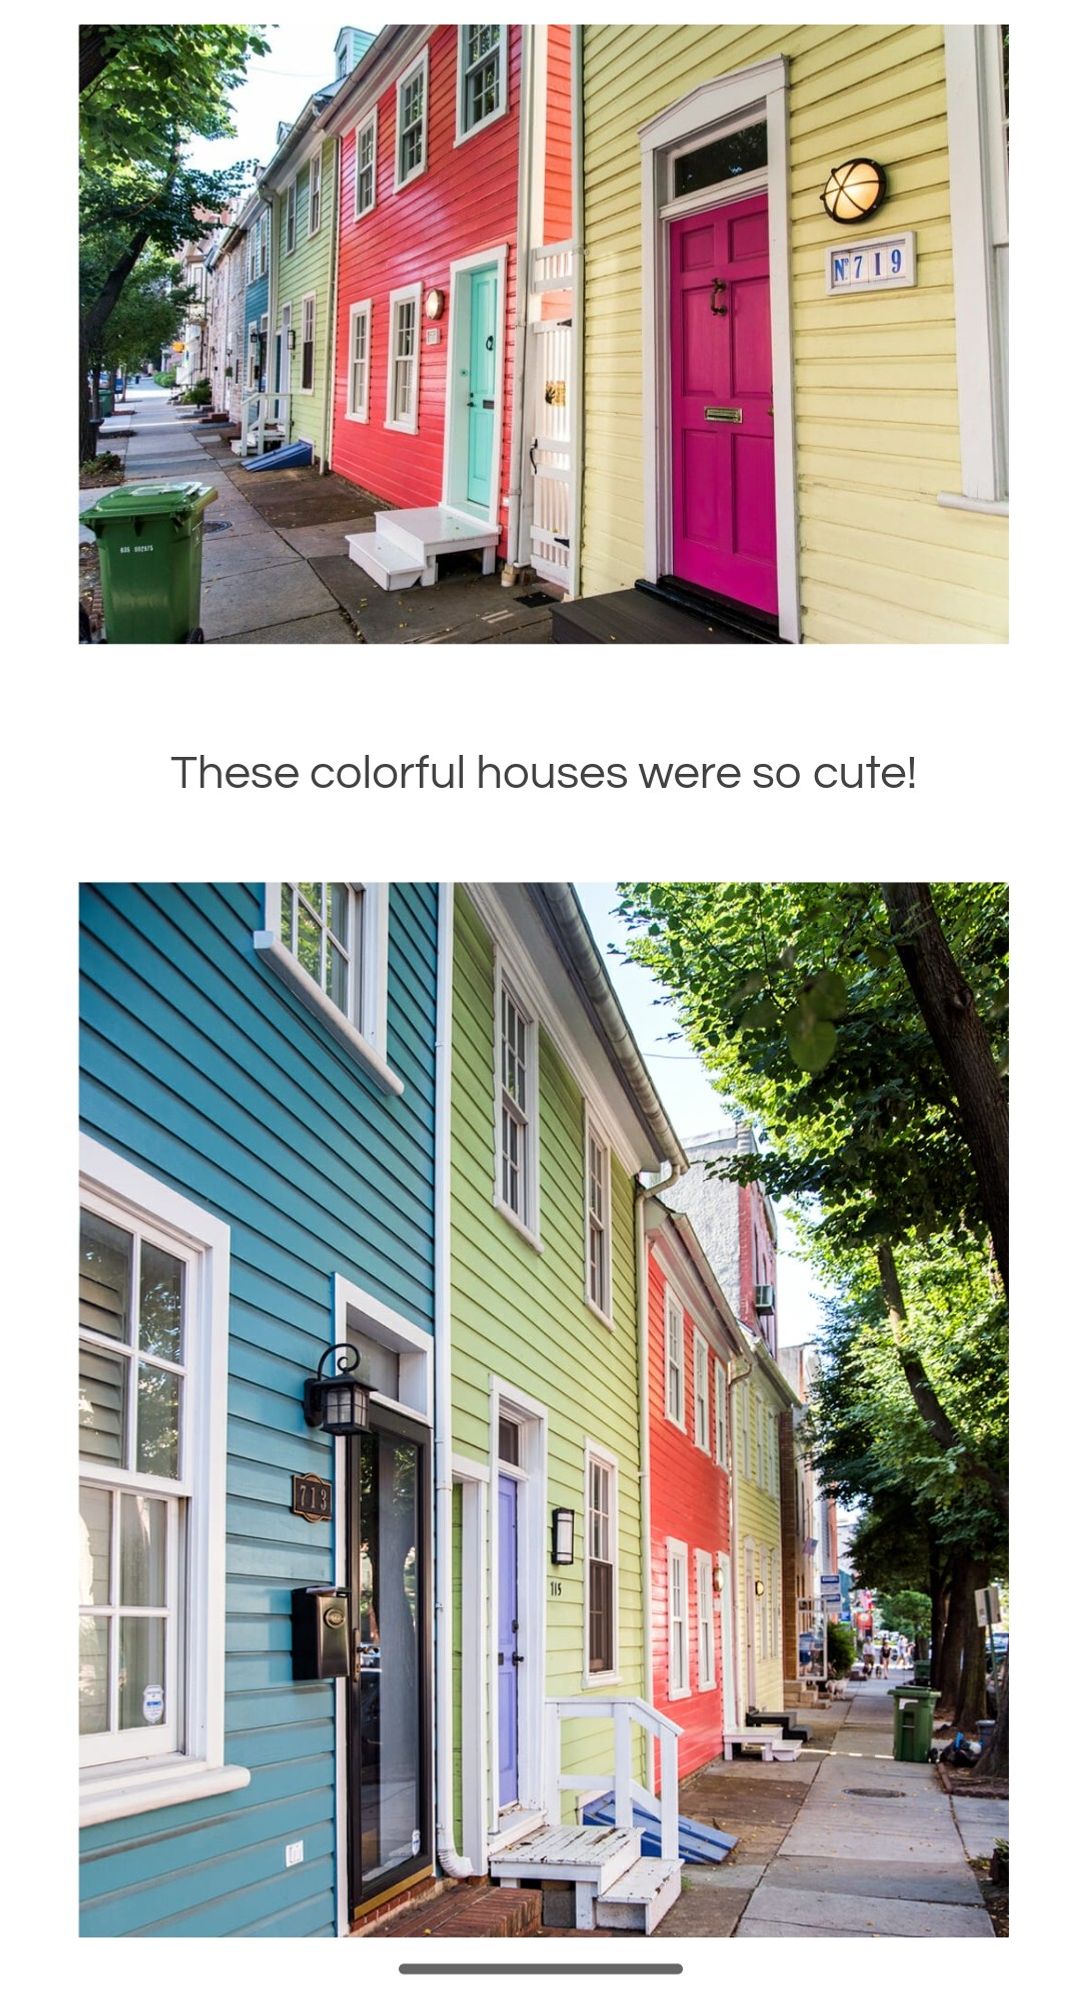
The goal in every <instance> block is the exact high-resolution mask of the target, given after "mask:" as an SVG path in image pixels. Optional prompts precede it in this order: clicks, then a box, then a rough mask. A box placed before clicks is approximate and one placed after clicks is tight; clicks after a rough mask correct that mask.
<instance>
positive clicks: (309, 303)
mask: <svg viewBox="0 0 1081 2000" xmlns="http://www.w3.org/2000/svg"><path fill="white" fill-rule="evenodd" d="M315 298H316V295H315V293H314V292H305V293H304V296H303V298H302V299H301V301H300V365H299V368H298V370H297V375H298V380H297V388H296V393H297V395H298V396H314V394H315ZM309 310H310V312H311V322H312V341H311V347H312V379H311V381H310V382H309V384H308V386H307V388H305V386H304V349H305V347H306V346H307V342H306V340H305V338H304V327H305V322H306V320H307V317H308V313H309Z"/></svg>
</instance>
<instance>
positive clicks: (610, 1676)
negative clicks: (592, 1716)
mask: <svg viewBox="0 0 1081 2000" xmlns="http://www.w3.org/2000/svg"><path fill="white" fill-rule="evenodd" d="M594 1459H596V1461H597V1464H598V1465H603V1466H604V1467H605V1468H606V1470H607V1471H608V1472H609V1474H610V1475H611V1487H610V1489H609V1490H610V1493H611V1506H610V1508H609V1517H608V1518H609V1526H610V1531H611V1550H612V1664H611V1666H610V1667H606V1668H605V1669H604V1671H603V1672H602V1673H591V1671H590V1666H589V1564H590V1554H589V1468H590V1466H591V1465H592V1463H593V1461H594ZM582 1526H583V1537H584V1546H583V1550H582V1686H583V1687H584V1688H587V1687H612V1686H614V1685H615V1683H616V1682H617V1681H619V1680H621V1679H622V1677H623V1672H622V1668H621V1667H620V1664H619V1460H618V1459H617V1458H616V1457H615V1455H614V1453H613V1452H610V1451H608V1450H607V1449H606V1447H605V1446H604V1445H603V1444H597V1443H596V1441H595V1440H594V1439H593V1438H588V1437H587V1438H586V1440H585V1481H584V1496H583V1511H582Z"/></svg>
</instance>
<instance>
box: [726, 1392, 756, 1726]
mask: <svg viewBox="0 0 1081 2000" xmlns="http://www.w3.org/2000/svg"><path fill="white" fill-rule="evenodd" d="M753 1373H754V1362H753V1361H748V1362H747V1363H746V1365H745V1366H744V1367H743V1368H740V1369H738V1370H735V1369H734V1370H733V1371H732V1372H731V1373H730V1374H729V1377H728V1435H729V1437H730V1438H731V1440H732V1476H731V1478H730V1480H729V1482H728V1510H729V1514H730V1516H731V1520H730V1525H729V1541H730V1544H731V1548H732V1561H733V1569H732V1623H733V1625H734V1627H735V1633H736V1728H737V1729H742V1728H743V1727H744V1726H745V1724H746V1721H747V1690H746V1688H745V1686H744V1681H745V1679H746V1676H747V1662H746V1658H745V1656H744V1646H745V1644H746V1634H745V1633H744V1632H741V1630H740V1619H739V1588H740V1583H739V1580H740V1577H741V1576H743V1575H744V1568H745V1565H744V1562H743V1550H742V1549H741V1547H740V1544H739V1452H738V1449H737V1446H738V1442H739V1440H738V1438H737V1435H736V1427H735V1421H734V1418H735V1409H736V1384H737V1383H739V1382H746V1380H747V1378H748V1376H749V1375H753ZM744 1581H746V1579H744ZM750 1615H751V1614H750V1606H749V1605H747V1604H745V1605H744V1621H743V1622H744V1625H746V1622H747V1619H748V1618H749V1617H750ZM741 1716H742V1717H743V1721H742V1722H741V1721H740V1717H741Z"/></svg>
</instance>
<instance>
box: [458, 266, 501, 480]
mask: <svg viewBox="0 0 1081 2000" xmlns="http://www.w3.org/2000/svg"><path fill="white" fill-rule="evenodd" d="M497 289H498V287H497V284H496V271H495V266H494V265H488V266H486V267H485V269H483V270H481V271H473V272H471V273H470V287H469V398H468V404H467V408H468V413H469V432H468V445H467V454H466V483H465V490H466V498H467V499H468V500H469V501H470V502H471V504H472V505H473V506H476V507H483V508H484V511H485V513H490V512H491V497H492V440H493V436H494V432H495V349H496V325H495V313H496V293H497Z"/></svg>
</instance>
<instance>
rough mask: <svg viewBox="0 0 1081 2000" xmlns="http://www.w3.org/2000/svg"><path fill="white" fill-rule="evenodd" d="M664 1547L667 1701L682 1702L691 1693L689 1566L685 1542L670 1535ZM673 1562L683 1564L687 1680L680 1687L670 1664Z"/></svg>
mask: <svg viewBox="0 0 1081 2000" xmlns="http://www.w3.org/2000/svg"><path fill="white" fill-rule="evenodd" d="M664 1546H665V1553H666V1557H667V1563H668V1699H669V1701H683V1700H685V1699H686V1697H687V1696H688V1695H689V1694H690V1693H691V1584H690V1564H689V1563H688V1561H687V1544H686V1542H677V1541H674V1540H673V1538H672V1537H671V1535H669V1536H668V1537H667V1539H666V1541H665V1545H664ZM674 1560H675V1561H679V1562H682V1564H683V1660H684V1665H685V1668H686V1674H687V1679H686V1682H685V1684H681V1685H677V1683H676V1682H675V1681H674V1680H673V1678H672V1663H673V1661H674V1659H675V1647H674V1645H673V1643H672V1634H673V1632H674V1630H675V1624H676V1621H675V1618H674V1617H673V1615H672V1614H673V1599H672V1565H673V1561H674Z"/></svg>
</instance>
